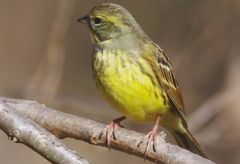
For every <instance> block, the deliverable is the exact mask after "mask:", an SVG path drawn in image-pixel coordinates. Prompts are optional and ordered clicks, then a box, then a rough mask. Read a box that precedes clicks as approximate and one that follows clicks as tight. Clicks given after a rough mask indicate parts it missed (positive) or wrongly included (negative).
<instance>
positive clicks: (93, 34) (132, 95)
mask: <svg viewBox="0 0 240 164" xmlns="http://www.w3.org/2000/svg"><path fill="white" fill-rule="evenodd" d="M78 22H80V23H83V24H86V25H87V26H88V29H89V31H90V38H91V40H92V43H93V55H92V73H93V78H94V80H95V82H96V86H97V89H98V90H99V92H100V93H101V95H102V96H103V97H104V99H105V100H106V101H107V102H108V104H109V105H110V106H111V107H112V108H114V109H116V110H117V111H118V112H119V113H120V114H121V115H123V116H121V117H119V118H117V119H115V120H113V121H112V122H111V123H109V124H108V125H107V126H106V127H105V128H104V129H103V130H102V132H101V134H100V136H101V135H103V134H106V136H107V138H106V142H107V144H108V146H109V148H110V136H111V135H113V137H114V136H115V131H116V129H117V127H119V126H121V124H120V122H121V121H123V120H124V119H126V118H128V119H130V120H132V121H134V122H155V125H154V126H153V128H152V130H151V131H150V132H149V133H147V135H146V136H145V137H143V138H142V140H141V141H140V142H139V144H138V146H139V145H140V144H142V143H143V141H144V140H146V139H147V140H148V142H147V146H146V149H145V152H144V156H145V155H146V154H147V152H148V150H149V147H150V144H151V143H153V150H154V151H156V137H157V135H158V126H159V125H160V126H162V127H164V128H165V129H166V130H168V131H169V132H170V133H171V134H172V135H173V137H174V138H175V140H176V141H177V143H178V145H179V146H180V147H182V148H185V149H187V150H189V151H191V152H192V153H195V154H198V155H200V156H202V157H204V158H208V157H207V155H206V153H205V152H204V150H203V149H202V148H201V146H200V145H199V144H198V142H197V141H196V139H195V138H194V137H193V135H192V134H191V132H190V131H189V129H188V125H187V121H186V114H185V108H184V102H183V96H182V93H181V90H180V88H179V84H178V82H177V79H176V75H175V72H174V69H173V66H172V64H171V62H170V60H169V58H168V57H167V55H166V54H165V52H164V51H163V50H162V49H161V48H160V47H159V46H158V45H157V44H156V43H154V42H153V41H152V40H151V39H150V38H149V37H148V36H147V35H146V34H145V32H144V31H143V30H142V28H141V27H140V25H139V24H138V23H137V22H136V20H135V19H134V18H133V16H132V15H131V14H130V13H129V12H128V11H127V10H126V9H125V8H124V7H122V6H120V5H118V4H114V3H103V4H100V5H97V6H95V7H94V8H93V9H92V10H91V11H90V13H89V14H87V15H85V16H83V17H81V18H79V19H78Z"/></svg>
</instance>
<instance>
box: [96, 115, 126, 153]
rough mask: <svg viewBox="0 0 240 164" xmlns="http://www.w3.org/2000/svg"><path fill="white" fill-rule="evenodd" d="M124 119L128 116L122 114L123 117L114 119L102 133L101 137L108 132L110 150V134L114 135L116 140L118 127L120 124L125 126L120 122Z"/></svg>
mask: <svg viewBox="0 0 240 164" xmlns="http://www.w3.org/2000/svg"><path fill="white" fill-rule="evenodd" d="M124 119H126V117H125V116H122V117H119V118H117V119H115V120H113V121H112V122H110V123H109V124H108V125H107V126H106V127H105V128H104V129H103V130H102V131H101V133H100V136H99V138H101V136H102V135H103V134H106V138H107V145H108V148H109V150H110V135H113V138H114V140H116V134H115V131H116V129H117V127H119V126H120V127H123V126H122V125H120V122H121V121H122V120H124Z"/></svg>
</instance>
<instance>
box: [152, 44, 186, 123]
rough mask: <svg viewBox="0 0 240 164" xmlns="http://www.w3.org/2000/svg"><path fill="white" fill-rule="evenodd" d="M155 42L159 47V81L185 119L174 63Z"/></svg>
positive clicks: (157, 55)
mask: <svg viewBox="0 0 240 164" xmlns="http://www.w3.org/2000/svg"><path fill="white" fill-rule="evenodd" d="M153 44H154V46H155V47H156V48H157V53H156V58H157V62H158V66H159V67H158V68H159V74H158V81H159V83H160V85H161V86H162V87H163V88H164V90H165V92H166V93H167V94H168V96H169V97H170V99H171V100H172V102H173V103H174V105H175V106H176V108H177V109H178V111H179V113H180V115H181V116H182V118H183V119H184V121H185V120H186V118H185V117H186V114H185V111H184V102H183V97H182V93H181V90H180V88H179V85H178V82H177V79H176V76H175V73H174V70H173V67H172V64H171V62H170V60H169V59H168V57H167V56H166V54H165V53H164V52H163V50H162V49H161V48H160V47H159V46H158V45H157V44H155V43H153Z"/></svg>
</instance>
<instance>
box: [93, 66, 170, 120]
mask: <svg viewBox="0 0 240 164" xmlns="http://www.w3.org/2000/svg"><path fill="white" fill-rule="evenodd" d="M140 64H141V66H142V68H144V70H145V71H144V72H143V71H142V70H141V68H140V67H139V63H134V62H133V63H130V64H129V65H125V66H122V65H121V66H119V65H114V64H112V65H108V66H107V67H106V68H105V69H104V70H102V71H101V73H100V72H99V71H96V70H93V71H94V72H93V73H94V77H95V81H96V83H97V87H98V89H99V91H100V93H101V94H102V95H103V97H104V98H105V99H106V101H107V102H108V103H109V104H110V105H111V106H112V107H113V108H115V109H116V110H117V111H118V112H120V113H121V114H122V115H124V116H126V117H127V118H129V119H130V120H133V121H136V122H146V121H156V118H157V116H159V115H161V116H162V115H164V114H165V113H167V112H168V111H169V106H168V104H169V103H168V97H167V95H166V93H165V92H164V90H163V89H162V88H161V87H160V85H159V83H158V81H157V79H156V77H155V75H154V74H153V72H152V70H151V68H150V66H148V65H146V64H144V63H140Z"/></svg>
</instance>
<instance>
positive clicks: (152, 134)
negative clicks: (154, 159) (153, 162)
mask: <svg viewBox="0 0 240 164" xmlns="http://www.w3.org/2000/svg"><path fill="white" fill-rule="evenodd" d="M160 120H161V116H158V117H157V121H156V124H155V125H154V126H153V128H152V130H151V131H150V132H149V133H148V134H147V135H146V136H144V137H143V138H142V140H141V141H140V142H139V144H138V147H139V146H140V144H141V143H143V141H144V140H145V139H148V141H147V147H146V149H145V152H144V158H145V157H146V155H147V153H148V150H149V146H150V144H151V142H153V151H154V152H156V140H157V135H158V125H159V123H160Z"/></svg>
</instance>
